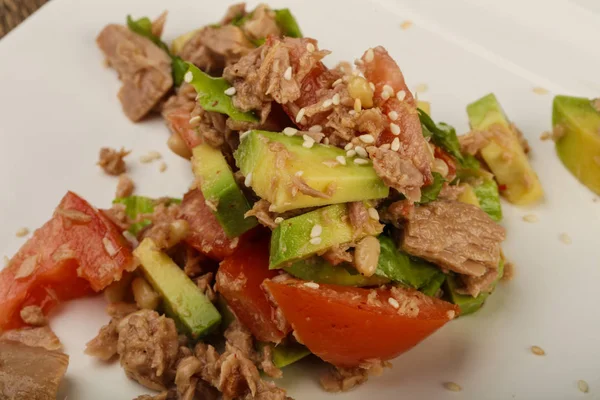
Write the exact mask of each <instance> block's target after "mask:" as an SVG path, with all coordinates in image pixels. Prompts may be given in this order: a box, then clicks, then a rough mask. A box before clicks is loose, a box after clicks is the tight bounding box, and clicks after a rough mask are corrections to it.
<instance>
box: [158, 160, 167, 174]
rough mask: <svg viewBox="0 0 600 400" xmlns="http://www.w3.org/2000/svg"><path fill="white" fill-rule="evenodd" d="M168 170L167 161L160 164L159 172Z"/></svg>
mask: <svg viewBox="0 0 600 400" xmlns="http://www.w3.org/2000/svg"><path fill="white" fill-rule="evenodd" d="M166 170H167V163H166V162H161V163H160V165H159V166H158V171H159V172H165V171H166Z"/></svg>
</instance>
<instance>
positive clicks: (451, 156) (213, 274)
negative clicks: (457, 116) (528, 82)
mask: <svg viewBox="0 0 600 400" xmlns="http://www.w3.org/2000/svg"><path fill="white" fill-rule="evenodd" d="M165 21H166V14H163V15H161V16H160V17H159V18H158V19H157V20H155V21H151V20H150V19H148V18H140V19H133V18H131V17H127V23H126V25H116V24H111V25H108V26H106V27H105V28H104V29H103V30H102V31H101V32H100V34H99V36H98V38H97V44H98V46H99V48H100V49H101V51H102V52H103V53H104V56H105V57H106V60H107V62H108V64H109V65H110V66H112V67H113V68H114V69H115V70H116V71H117V72H118V75H119V78H120V80H121V81H122V83H123V85H122V88H121V89H120V91H119V95H118V97H119V100H120V102H121V104H122V107H123V111H124V112H125V114H126V115H127V117H129V118H130V119H131V120H132V121H134V122H137V121H140V120H142V119H144V118H146V117H148V116H149V115H150V114H153V113H156V112H160V114H161V115H162V117H163V118H164V120H165V121H166V124H167V125H168V128H169V129H170V131H171V134H170V137H169V139H168V142H167V143H168V146H169V147H170V148H171V149H172V150H173V151H174V152H175V153H177V154H178V155H180V156H182V157H184V158H186V159H189V160H190V163H191V168H192V170H193V172H194V175H195V178H196V179H195V181H194V182H193V183H192V187H191V189H190V190H189V191H188V192H187V193H185V194H183V196H182V198H181V199H177V198H160V199H151V198H148V197H143V196H137V195H133V193H132V192H133V182H131V180H129V179H128V178H127V177H126V175H123V173H124V172H125V170H126V164H125V162H124V160H123V158H124V157H126V156H127V154H128V152H126V151H124V150H122V151H116V150H112V149H103V150H102V151H101V154H100V162H99V164H100V166H101V167H102V168H103V169H104V170H105V171H106V172H107V173H109V174H113V175H121V177H120V179H119V187H118V196H117V198H115V200H114V202H113V205H112V207H111V208H109V209H101V210H99V209H96V208H95V207H93V206H91V205H90V204H89V203H88V202H87V201H85V200H84V199H83V198H81V197H80V196H78V195H77V194H75V193H72V192H68V193H67V194H66V195H65V196H64V198H63V199H62V201H61V202H60V204H59V205H58V207H57V208H56V210H55V212H54V215H53V216H52V218H51V219H50V220H49V221H48V222H47V223H46V224H45V225H44V226H42V227H41V228H40V229H38V230H37V231H36V232H35V233H34V235H33V236H32V237H31V238H30V239H29V240H28V242H27V243H26V244H25V245H24V246H23V247H22V248H21V249H20V250H19V252H18V253H17V254H16V255H15V256H14V257H13V258H12V259H11V260H10V262H9V263H8V265H7V267H6V268H4V269H3V270H2V271H1V272H0V310H1V311H0V332H3V333H1V334H0V335H1V336H0V342H1V343H2V344H1V346H2V347H3V348H4V349H3V350H2V353H3V355H4V354H7V355H10V356H11V357H12V358H10V357H8V358H7V359H10V360H12V361H10V362H9V364H10V363H13V364H14V365H18V364H19V363H21V364H22V363H23V362H26V359H27V360H28V358H27V357H35V358H36V359H37V360H39V362H38V363H37V364H36V368H37V369H38V371H36V374H37V376H45V377H46V379H45V380H44V382H43V384H41V385H37V386H36V387H35V388H33V387H32V388H26V389H30V390H31V391H33V392H30V393H45V394H49V395H50V396H51V395H52V393H54V395H55V394H56V390H57V387H58V382H60V378H61V377H62V375H63V374H64V372H65V370H66V365H67V364H68V358H66V359H65V357H66V355H64V354H62V353H61V352H60V351H59V348H60V342H59V341H58V338H56V336H54V334H53V333H52V332H51V331H50V330H49V328H48V327H47V326H45V325H46V323H47V318H46V316H47V315H48V312H49V311H50V310H51V309H52V308H53V307H54V306H56V305H57V304H58V303H60V302H62V301H66V300H70V299H74V298H79V297H82V296H87V295H89V294H92V293H96V292H104V294H105V296H106V298H107V299H108V301H109V302H110V305H109V307H108V313H109V314H110V316H111V317H112V319H111V321H110V323H109V324H108V325H106V326H104V327H102V329H101V330H100V332H99V334H98V336H97V337H95V338H93V339H92V340H91V341H90V342H89V343H88V345H87V349H86V352H87V353H88V354H90V355H92V356H95V357H98V358H100V359H103V360H110V359H113V358H118V359H119V362H120V364H121V366H122V367H123V369H124V371H125V373H126V374H127V375H128V376H129V377H130V378H132V379H134V380H136V381H138V382H139V383H141V384H142V385H144V386H146V387H147V388H150V389H153V390H156V391H158V392H160V394H157V395H155V396H149V395H142V396H140V397H138V399H156V400H158V399H163V400H164V399H188V400H191V399H205V398H219V397H222V398H224V399H264V400H266V399H285V398H288V397H287V395H286V393H285V391H284V390H283V389H281V388H278V387H277V386H276V385H275V384H274V383H272V382H271V381H270V380H265V379H263V377H264V375H267V376H268V377H272V378H278V377H281V376H282V369H283V368H284V367H286V366H287V365H289V364H292V363H294V362H297V361H298V360H300V359H302V358H304V357H307V356H309V355H311V354H312V355H314V356H316V357H318V358H319V359H321V360H323V362H325V363H328V364H329V365H330V366H331V368H330V370H329V373H328V374H327V375H325V376H323V378H322V380H321V383H322V385H323V387H324V388H325V389H326V390H328V391H333V392H336V391H345V390H349V389H351V388H352V387H354V386H356V385H359V384H361V383H363V382H365V381H366V380H367V379H368V377H369V375H372V374H379V373H381V372H382V370H383V368H385V367H388V366H390V364H389V362H388V361H389V360H391V359H393V358H395V357H397V356H398V355H400V354H402V353H403V352H405V351H407V350H408V349H410V348H412V347H413V346H415V345H416V344H418V343H419V342H421V341H422V340H423V339H425V338H426V337H427V336H429V335H431V334H432V333H433V332H435V331H436V330H438V329H439V328H441V327H442V326H443V325H445V324H446V323H448V322H449V321H451V320H453V319H454V318H456V317H458V316H465V315H467V314H471V313H474V312H476V311H477V310H479V309H480V308H481V307H482V305H483V304H484V302H485V301H486V299H487V298H488V297H489V296H490V295H491V294H492V293H493V291H494V290H495V288H496V286H497V284H498V282H499V281H500V280H501V279H502V277H503V276H504V275H505V274H506V275H508V274H509V273H510V270H509V268H510V264H509V263H508V262H507V261H506V260H505V258H504V255H503V253H502V248H501V244H502V242H503V240H504V238H505V230H504V228H503V227H502V226H501V225H499V222H500V221H501V219H502V207H501V202H500V197H504V198H505V199H506V200H507V201H508V202H510V203H513V204H517V205H528V204H534V203H536V202H538V201H540V199H541V198H542V197H543V190H542V187H541V184H540V181H539V179H538V177H537V175H536V173H535V172H534V170H533V169H532V168H531V165H530V163H529V161H528V152H529V147H528V145H527V143H526V141H525V140H524V139H523V137H522V135H521V133H520V132H519V130H518V129H517V128H516V127H515V126H514V124H512V123H511V122H510V120H509V119H508V118H507V116H506V115H505V113H504V112H503V110H502V108H501V106H500V104H499V102H498V100H497V99H496V97H495V96H494V95H493V94H489V95H487V96H484V97H482V98H481V99H478V100H476V101H474V102H473V103H471V104H469V105H468V106H467V114H468V118H469V122H470V126H471V131H470V132H469V133H467V134H465V135H462V136H457V134H456V131H455V129H454V128H453V127H451V126H450V125H447V124H444V123H436V122H434V120H433V119H432V117H431V112H430V107H429V104H428V103H425V102H419V101H417V100H416V99H415V97H414V96H413V94H412V93H411V91H410V90H409V88H408V86H407V84H406V82H405V80H404V77H403V74H402V72H401V70H400V68H399V67H398V65H397V64H396V62H395V61H394V60H393V59H392V57H391V56H390V55H389V54H388V52H387V51H386V50H385V49H384V48H383V47H380V46H378V47H374V48H370V49H367V50H366V51H364V53H363V54H362V55H361V56H360V58H358V59H356V60H355V61H354V64H350V63H341V64H339V65H337V66H335V67H328V66H326V65H325V64H324V63H323V59H324V58H325V57H326V56H327V54H329V51H327V50H323V49H321V48H319V46H318V43H317V41H316V40H315V39H312V38H307V37H303V35H302V32H301V30H300V28H299V25H298V23H297V22H296V20H295V18H294V17H293V15H292V14H291V12H290V11H289V10H287V9H280V10H275V9H271V8H270V7H268V6H267V5H264V4H262V5H259V6H257V7H256V8H255V9H254V10H252V11H247V10H246V9H245V5H244V4H238V5H234V6H232V7H230V8H229V9H228V10H227V13H226V15H225V16H224V17H223V19H222V20H221V21H220V22H219V23H217V24H213V25H209V26H206V27H203V28H199V29H197V30H194V31H192V32H189V33H186V34H184V35H182V36H180V37H179V38H177V39H176V40H174V41H173V43H172V44H171V45H170V46H169V45H167V44H166V43H165V42H163V41H162V39H161V34H162V30H163V26H164V24H165ZM577 101H580V103H581V104H580V103H578V102H577ZM586 101H587V100H586ZM588 103H589V102H588ZM588 103H586V104H588ZM570 104H578V106H577V107H579V106H581V107H584V105H583V100H581V99H580V100H577V99H574V98H566V97H559V98H557V100H556V101H555V107H556V110H555V112H556V115H557V117H556V120H557V125H558V124H562V125H560V126H559V128H560V129H556V130H555V131H557V132H558V131H560V132H558V133H559V134H557V135H556V136H557V141H558V143H560V140H564V138H570V137H573V135H574V136H575V137H576V138H577V137H579V136H582V135H583V133H582V132H583V130H582V129H579V128H580V126H579V125H577V124H575V123H573V124H571V125H568V122H569V121H571V119H570V116H571V115H573V113H572V112H571V111H572V110H574V108H569V107H570V106H569V105H570ZM593 104H594V103H589V107H593ZM585 107H588V106H587V105H585ZM588 111H589V112H590V115H591V113H593V112H594V111H593V110H591V109H590V110H588ZM599 115H600V114H599ZM560 121H563V122H560ZM596 122H597V121H596ZM591 123H592V122H590V124H591ZM598 126H600V123H598ZM577 135H579V136H577ZM573 140H575V139H573ZM561 146H562V147H561V148H562V149H564V151H562V152H561V154H565V155H566V156H565V157H566V160H567V161H565V163H566V164H568V163H569V160H572V158H569V156H568V153H569V151H571V148H570V147H569V146H568V145H564V146H563V145H561ZM571 152H572V151H571ZM593 156H594V155H590V157H593ZM575 164H576V163H575ZM573 169H574V170H577V171H580V169H577V168H576V165H575V166H573ZM599 176H600V174H599ZM581 179H582V180H584V179H587V178H586V177H583V176H582V177H581ZM2 338H3V339H2ZM3 340H5V341H3ZM6 340H7V341H6ZM24 345H28V346H30V345H33V346H37V347H35V349H36V350H35V351H33V350H31V352H33V353H31V352H28V351H24V350H23V349H22V347H23V346H24ZM43 349H45V352H44V351H43ZM35 352H40V354H37V353H35ZM261 372H262V373H263V374H264V375H261ZM12 373H13V375H10V378H9V379H8V381H10V382H9V383H10V384H12V385H13V386H15V387H16V384H15V382H18V385H19V386H20V387H21V388H22V387H27V385H28V384H27V383H26V382H29V381H28V380H27V379H25V377H24V376H26V375H27V372H24V371H21V370H19V369H18V368H14V371H13V372H12ZM6 379H7V378H6V377H3V376H2V375H0V383H1V382H2V380H6ZM11 382H12V383H11ZM4 383H5V384H6V382H4ZM23 385H25V386H23ZM0 386H1V385H0ZM36 391H37V392H36ZM30 398H31V397H30Z"/></svg>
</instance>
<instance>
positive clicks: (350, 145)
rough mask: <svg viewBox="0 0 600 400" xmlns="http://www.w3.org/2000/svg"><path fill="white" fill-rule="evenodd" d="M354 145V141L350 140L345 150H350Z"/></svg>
mask: <svg viewBox="0 0 600 400" xmlns="http://www.w3.org/2000/svg"><path fill="white" fill-rule="evenodd" d="M352 147H354V144H352V142H350V143H348V144H346V145H345V146H344V150H350V149H351V148H352Z"/></svg>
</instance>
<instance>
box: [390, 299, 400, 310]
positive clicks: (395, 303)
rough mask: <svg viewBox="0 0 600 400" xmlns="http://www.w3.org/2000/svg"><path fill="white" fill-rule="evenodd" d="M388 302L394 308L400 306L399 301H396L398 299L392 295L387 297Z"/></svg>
mask: <svg viewBox="0 0 600 400" xmlns="http://www.w3.org/2000/svg"><path fill="white" fill-rule="evenodd" d="M388 303H390V306H392V307H394V308H400V303H398V300H396V299H395V298H393V297H390V298H389V299H388Z"/></svg>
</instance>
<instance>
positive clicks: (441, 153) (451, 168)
mask: <svg viewBox="0 0 600 400" xmlns="http://www.w3.org/2000/svg"><path fill="white" fill-rule="evenodd" d="M433 154H434V156H435V158H439V159H440V160H442V161H443V162H445V163H446V165H447V166H448V175H447V176H446V180H447V181H448V182H452V181H453V180H454V178H456V161H455V160H454V157H452V156H451V155H450V154H448V153H447V152H446V151H445V150H442V149H440V148H439V147H437V146H435V150H434V151H433Z"/></svg>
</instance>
